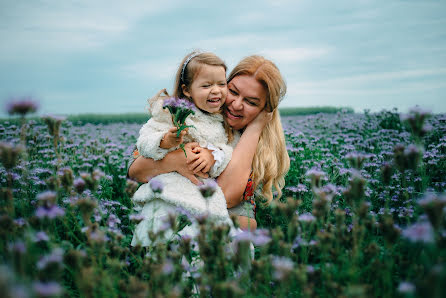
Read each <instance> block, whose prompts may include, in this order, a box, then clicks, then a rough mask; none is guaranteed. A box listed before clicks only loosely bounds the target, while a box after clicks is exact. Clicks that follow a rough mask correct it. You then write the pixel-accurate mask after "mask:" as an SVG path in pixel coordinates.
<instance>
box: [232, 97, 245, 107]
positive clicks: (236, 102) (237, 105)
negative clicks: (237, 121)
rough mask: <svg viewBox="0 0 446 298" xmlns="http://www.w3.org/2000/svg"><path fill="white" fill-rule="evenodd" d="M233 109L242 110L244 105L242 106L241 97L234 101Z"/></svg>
mask: <svg viewBox="0 0 446 298" xmlns="http://www.w3.org/2000/svg"><path fill="white" fill-rule="evenodd" d="M232 107H233V108H234V109H235V110H241V109H242V107H243V104H242V99H241V98H240V96H238V97H237V98H235V99H234V101H233V102H232Z"/></svg>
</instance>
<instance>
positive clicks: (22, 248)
mask: <svg viewBox="0 0 446 298" xmlns="http://www.w3.org/2000/svg"><path fill="white" fill-rule="evenodd" d="M8 248H9V250H10V251H12V252H14V253H19V254H24V253H25V252H26V245H25V243H24V242H23V241H17V242H14V243H10V244H9V245H8Z"/></svg>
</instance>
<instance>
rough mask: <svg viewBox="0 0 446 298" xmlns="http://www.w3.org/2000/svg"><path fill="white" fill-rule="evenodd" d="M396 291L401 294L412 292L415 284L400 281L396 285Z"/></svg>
mask: <svg viewBox="0 0 446 298" xmlns="http://www.w3.org/2000/svg"><path fill="white" fill-rule="evenodd" d="M398 292H400V293H401V294H413V293H414V292H415V286H414V285H413V283H410V282H407V281H402V282H400V284H399V286H398Z"/></svg>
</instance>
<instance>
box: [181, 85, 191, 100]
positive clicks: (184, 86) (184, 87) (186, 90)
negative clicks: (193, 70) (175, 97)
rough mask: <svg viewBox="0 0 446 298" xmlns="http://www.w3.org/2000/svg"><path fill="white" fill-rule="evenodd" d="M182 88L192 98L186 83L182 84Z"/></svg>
mask: <svg viewBox="0 0 446 298" xmlns="http://www.w3.org/2000/svg"><path fill="white" fill-rule="evenodd" d="M181 88H182V89H183V94H184V95H186V96H187V97H189V98H190V97H191V96H190V92H189V88H187V87H186V85H185V84H182V85H181Z"/></svg>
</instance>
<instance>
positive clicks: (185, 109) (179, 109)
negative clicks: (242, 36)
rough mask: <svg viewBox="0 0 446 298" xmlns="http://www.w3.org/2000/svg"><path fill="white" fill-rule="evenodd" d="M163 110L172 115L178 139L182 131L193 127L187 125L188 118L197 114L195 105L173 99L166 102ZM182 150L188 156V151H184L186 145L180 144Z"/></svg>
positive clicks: (183, 100) (180, 99)
mask: <svg viewBox="0 0 446 298" xmlns="http://www.w3.org/2000/svg"><path fill="white" fill-rule="evenodd" d="M163 109H168V110H169V112H170V114H171V115H172V121H173V124H174V125H175V127H176V128H177V129H178V130H177V137H179V136H180V133H181V131H183V130H184V129H186V128H188V127H193V126H192V125H186V123H185V122H186V118H187V117H188V116H189V115H190V114H195V105H194V104H193V103H192V102H190V101H188V100H187V99H183V98H176V97H171V98H168V99H166V100H164V103H163ZM180 147H181V149H182V150H183V152H184V155H186V157H187V154H186V150H184V144H183V143H181V144H180Z"/></svg>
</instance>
